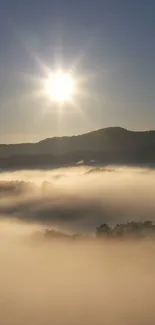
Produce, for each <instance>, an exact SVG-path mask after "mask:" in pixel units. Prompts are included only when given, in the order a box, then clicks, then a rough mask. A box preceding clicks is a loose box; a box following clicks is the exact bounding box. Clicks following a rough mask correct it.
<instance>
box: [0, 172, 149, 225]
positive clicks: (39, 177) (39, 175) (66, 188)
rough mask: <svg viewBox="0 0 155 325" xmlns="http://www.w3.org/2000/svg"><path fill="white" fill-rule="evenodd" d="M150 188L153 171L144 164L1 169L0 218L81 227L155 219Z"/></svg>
mask: <svg viewBox="0 0 155 325" xmlns="http://www.w3.org/2000/svg"><path fill="white" fill-rule="evenodd" d="M110 171H111V172H110ZM154 190H155V172H154V170H147V169H133V168H118V167H117V168H115V169H112V170H109V169H96V168H94V169H92V168H89V167H83V166H81V167H76V168H68V169H60V170H53V171H22V172H20V171H19V172H13V173H11V172H10V173H2V174H1V182H0V197H1V199H0V217H1V219H3V218H5V219H6V218H11V219H16V220H20V221H27V222H31V223H34V222H36V223H40V224H44V225H51V226H52V225H58V226H62V227H65V228H68V229H74V230H76V229H77V230H84V231H93V230H94V229H95V227H96V226H97V225H99V224H100V223H102V222H108V223H118V222H127V221H131V220H135V221H138V220H142V221H143V220H148V219H151V220H153V221H155V217H154V216H155V202H154Z"/></svg>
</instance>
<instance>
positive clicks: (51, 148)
mask: <svg viewBox="0 0 155 325" xmlns="http://www.w3.org/2000/svg"><path fill="white" fill-rule="evenodd" d="M79 160H83V161H85V163H88V162H89V161H90V160H96V161H98V162H103V163H109V164H110V163H111V164H112V163H125V164H128V163H133V164H137V163H138V164H141V163H155V131H141V132H133V131H128V130H126V129H123V128H120V127H111V128H105V129H100V130H97V131H93V132H90V133H87V134H83V135H78V136H71V137H53V138H48V139H45V140H42V141H40V142H38V143H23V144H10V145H3V144H2V145H0V168H16V167H17V168H18V167H21V168H26V167H28V168H29V167H34V168H35V166H36V167H39V166H40V167H42V166H46V165H59V164H60V165H61V164H69V165H70V164H75V163H76V162H77V161H79Z"/></svg>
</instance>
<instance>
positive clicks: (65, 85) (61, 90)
mask: <svg viewBox="0 0 155 325" xmlns="http://www.w3.org/2000/svg"><path fill="white" fill-rule="evenodd" d="M45 91H46V93H47V94H48V96H49V97H50V98H51V99H52V100H55V101H57V102H65V101H69V100H71V99H72V96H73V94H74V92H75V82H74V79H73V78H72V76H71V75H70V74H67V73H63V72H62V71H58V72H56V73H53V74H51V75H50V76H49V77H48V78H47V80H46V81H45Z"/></svg>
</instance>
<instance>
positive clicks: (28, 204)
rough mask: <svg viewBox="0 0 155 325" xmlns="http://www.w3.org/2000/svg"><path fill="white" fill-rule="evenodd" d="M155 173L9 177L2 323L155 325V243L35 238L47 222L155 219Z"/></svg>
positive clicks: (71, 225) (4, 204)
mask: <svg viewBox="0 0 155 325" xmlns="http://www.w3.org/2000/svg"><path fill="white" fill-rule="evenodd" d="M154 190H155V173H154V171H153V170H152V171H149V170H144V169H143V170H142V169H140V170H138V169H135V170H134V169H126V168H124V169H119V168H117V169H115V171H108V170H103V171H101V170H94V171H91V172H90V169H88V168H83V167H78V168H75V169H74V168H73V169H66V170H57V171H51V172H47V171H45V172H36V171H32V172H30V171H25V172H14V173H6V174H4V173H1V183H0V215H1V220H0V239H1V240H0V324H5V325H27V324H33V325H43V324H44V325H49V324H54V325H73V324H74V325H86V324H89V325H94V324H95V325H103V324H108V325H131V324H132V325H154V324H155V278H154V274H155V258H154V256H155V242H154V240H144V241H137V242H136V241H133V242H132V241H130V242H126V241H119V240H118V241H117V240H116V241H115V242H114V241H113V240H112V241H98V240H95V239H94V238H93V237H91V236H90V237H89V238H88V239H87V240H86V241H83V240H82V239H79V240H77V241H64V242H63V241H60V242H58V241H55V240H52V241H43V242H42V241H41V242H35V241H34V242H33V241H31V240H30V241H29V238H31V236H29V234H30V233H33V232H34V231H35V230H37V229H39V227H41V228H42V227H43V228H45V227H46V226H47V225H48V226H49V225H50V226H51V227H55V228H61V229H63V228H65V229H66V230H69V229H73V230H77V229H78V230H81V231H90V232H93V231H94V230H95V227H96V225H98V224H100V223H102V222H105V221H107V222H109V223H116V222H119V221H127V220H130V219H132V220H138V219H139V220H142V219H152V220H154V221H155V219H154V211H155V203H154Z"/></svg>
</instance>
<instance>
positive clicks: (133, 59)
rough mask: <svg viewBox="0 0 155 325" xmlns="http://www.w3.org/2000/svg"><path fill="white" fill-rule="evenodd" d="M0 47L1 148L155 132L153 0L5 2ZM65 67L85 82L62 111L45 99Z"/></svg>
mask: <svg viewBox="0 0 155 325" xmlns="http://www.w3.org/2000/svg"><path fill="white" fill-rule="evenodd" d="M0 49H1V50H0V143H18V142H34V141H39V140H41V139H43V138H46V137H52V136H60V135H73V134H81V133H85V132H88V131H90V130H93V129H99V128H104V127H109V126H122V127H125V128H127V129H133V130H147V129H155V105H154V104H155V64H154V63H155V62H154V61H155V2H154V1H153V0H148V1H144V0H130V1H129V0H128V1H127V0H107V1H106V0H96V1H90V0H78V1H75V0H18V1H17V0H5V1H4V0H0ZM58 66H61V68H62V69H63V70H64V71H70V69H72V71H73V73H74V77H75V80H76V78H77V80H82V82H81V84H80V83H79V86H78V87H79V94H76V96H75V98H73V103H72V104H70V103H67V102H66V103H64V105H63V106H62V107H61V109H60V107H59V106H60V105H58V103H56V102H53V101H51V100H49V98H48V97H47V96H42V90H43V84H42V80H44V79H45V78H47V70H48V71H49V70H51V71H55V69H56V68H57V67H58ZM47 67H48V69H47ZM80 92H81V93H80ZM82 94H83V95H82ZM46 97H47V98H46Z"/></svg>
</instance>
